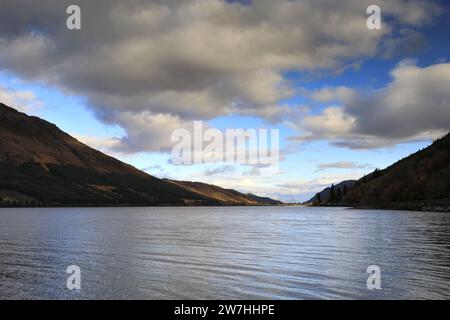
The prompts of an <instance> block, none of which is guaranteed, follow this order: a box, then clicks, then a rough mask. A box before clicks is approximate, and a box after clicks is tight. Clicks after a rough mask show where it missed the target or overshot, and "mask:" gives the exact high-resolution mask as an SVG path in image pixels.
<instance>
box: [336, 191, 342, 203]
mask: <svg viewBox="0 0 450 320" xmlns="http://www.w3.org/2000/svg"><path fill="white" fill-rule="evenodd" d="M336 200H337V202H338V203H341V202H342V190H341V188H338V189H337V194H336Z"/></svg>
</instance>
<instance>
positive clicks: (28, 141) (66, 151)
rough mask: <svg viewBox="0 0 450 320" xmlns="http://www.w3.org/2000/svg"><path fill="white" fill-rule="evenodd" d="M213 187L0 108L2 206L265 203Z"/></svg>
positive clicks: (0, 196) (3, 107)
mask: <svg viewBox="0 0 450 320" xmlns="http://www.w3.org/2000/svg"><path fill="white" fill-rule="evenodd" d="M216 188H217V189H215V193H214V194H208V193H207V192H203V191H202V192H197V190H195V188H186V187H184V186H183V185H182V184H181V183H180V184H177V183H174V182H171V181H165V180H161V179H158V178H156V177H153V176H151V175H148V174H147V173H144V172H142V171H140V170H138V169H136V168H134V167H132V166H130V165H128V164H125V163H123V162H121V161H119V160H117V159H114V158H112V157H110V156H107V155H105V154H103V153H101V152H99V151H97V150H95V149H92V148H90V147H88V146H86V145H85V144H83V143H81V142H79V141H78V140H76V139H75V138H73V137H71V136H70V135H68V134H67V133H65V132H63V131H61V130H60V129H58V128H57V127H56V126H55V125H53V124H51V123H49V122H47V121H45V120H42V119H40V118H37V117H31V116H27V115H26V114H24V113H21V112H18V111H16V110H15V109H13V108H10V107H7V106H5V105H4V104H1V103H0V205H2V206H157V205H228V204H229V203H233V204H235V205H249V204H257V205H261V204H266V203H265V202H260V201H255V202H252V203H250V202H249V201H248V200H247V199H246V195H243V194H241V193H239V192H237V191H234V190H233V192H234V195H232V194H231V192H229V191H227V192H226V194H224V195H223V196H222V195H221V194H220V192H221V191H220V190H224V189H221V188H219V187H216ZM224 191H225V190H224ZM223 199H226V201H224V200H223Z"/></svg>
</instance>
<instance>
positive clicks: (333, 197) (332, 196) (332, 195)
mask: <svg viewBox="0 0 450 320" xmlns="http://www.w3.org/2000/svg"><path fill="white" fill-rule="evenodd" d="M335 202H336V190H334V184H332V185H331V188H330V196H329V197H328V203H335Z"/></svg>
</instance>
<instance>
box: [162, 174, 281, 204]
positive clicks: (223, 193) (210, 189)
mask: <svg viewBox="0 0 450 320" xmlns="http://www.w3.org/2000/svg"><path fill="white" fill-rule="evenodd" d="M166 181H169V182H171V183H173V184H175V185H178V186H181V187H183V188H185V189H187V190H190V191H192V192H197V193H199V194H201V195H204V196H207V197H210V198H213V199H215V200H217V201H219V202H221V203H225V204H227V205H240V204H245V205H280V204H282V203H281V202H280V201H277V200H273V199H270V198H264V197H258V196H255V195H252V194H243V193H240V192H237V191H236V190H233V189H224V188H221V187H218V186H215V185H211V184H206V183H201V182H190V181H174V180H166Z"/></svg>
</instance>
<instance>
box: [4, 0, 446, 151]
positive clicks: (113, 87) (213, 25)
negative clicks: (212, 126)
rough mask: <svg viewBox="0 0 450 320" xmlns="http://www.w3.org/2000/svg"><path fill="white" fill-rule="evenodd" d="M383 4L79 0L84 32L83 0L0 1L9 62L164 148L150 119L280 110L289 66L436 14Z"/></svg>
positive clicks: (334, 54) (130, 146)
mask: <svg viewBox="0 0 450 320" xmlns="http://www.w3.org/2000/svg"><path fill="white" fill-rule="evenodd" d="M375 3H378V4H379V5H380V6H381V7H382V10H383V14H384V15H385V16H389V17H390V18H391V19H390V20H389V21H390V22H386V24H385V27H384V29H383V30H381V31H373V30H368V29H367V28H366V26H365V11H366V8H367V6H368V5H369V4H375ZM375 3H374V1H360V0H346V1H335V2H331V1H273V0H259V1H252V2H251V5H242V4H240V3H237V2H235V3H229V2H226V1H220V0H184V1H175V0H155V1H144V0H133V1H129V2H124V1H119V0H97V1H92V0H78V1H76V4H78V5H79V6H80V7H81V10H82V30H81V31H69V30H67V29H66V18H67V16H66V14H65V12H66V8H67V6H68V5H70V4H73V1H69V0H59V1H54V0H41V1H39V2H38V3H37V2H36V1H32V0H2V1H1V10H0V54H1V59H0V70H6V71H9V72H12V73H15V74H17V75H18V76H20V77H21V78H24V79H26V80H31V81H36V82H39V83H43V84H46V85H51V86H54V87H56V88H58V89H60V90H64V91H65V92H68V93H71V94H75V95H79V96H82V97H85V98H86V99H87V101H88V104H89V107H91V108H92V109H94V111H95V113H96V114H97V115H98V117H99V118H100V119H101V120H103V121H105V122H108V123H115V124H119V125H120V126H122V127H123V128H124V129H125V131H126V133H127V134H128V137H127V138H126V139H122V140H121V141H119V143H122V144H125V143H126V144H127V146H124V145H122V146H118V148H120V149H121V150H122V151H125V150H126V151H127V152H134V151H148V150H163V149H164V148H165V147H167V143H168V141H169V138H170V134H169V135H164V136H163V135H162V133H161V134H155V132H156V131H155V130H156V129H149V127H150V126H155V128H161V127H163V126H164V124H165V123H167V121H168V120H167V119H171V123H172V124H174V123H175V122H178V123H177V125H182V124H183V123H185V122H186V121H188V120H192V119H211V118H214V117H216V116H219V115H226V114H230V113H241V114H246V115H256V116H258V117H263V118H268V119H269V118H274V117H275V118H276V119H280V118H281V116H280V114H282V113H283V112H284V111H285V109H283V108H282V107H280V106H278V103H279V101H280V100H282V99H283V98H286V97H289V96H290V95H291V94H292V93H293V91H292V88H290V85H289V83H287V82H286V81H285V80H284V79H283V77H282V74H283V72H284V71H285V70H298V71H305V70H307V71H314V70H323V69H328V68H339V67H343V66H345V65H348V64H349V63H351V62H352V61H354V60H358V59H361V58H367V57H371V56H374V55H376V54H377V53H379V51H380V49H381V48H383V43H385V41H388V40H389V39H390V38H391V37H392V33H393V31H392V30H393V29H395V28H396V27H397V26H402V27H403V28H405V29H408V28H409V27H414V26H417V25H420V24H423V23H425V22H427V21H429V20H430V19H431V18H432V17H433V16H434V15H435V14H436V13H437V12H438V8H437V7H436V6H434V5H433V4H430V3H429V2H427V3H425V2H422V1H404V0H391V1H375ZM393 41H394V40H392V41H391V42H390V43H389V45H390V46H394V47H395V45H396V44H395V43H393ZM386 43H388V42H386ZM174 119H175V120H174ZM144 120H145V121H147V124H146V123H145V121H144ZM159 121H162V122H159ZM166 131H167V130H166Z"/></svg>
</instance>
